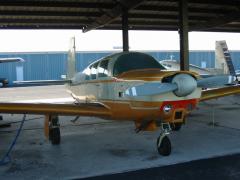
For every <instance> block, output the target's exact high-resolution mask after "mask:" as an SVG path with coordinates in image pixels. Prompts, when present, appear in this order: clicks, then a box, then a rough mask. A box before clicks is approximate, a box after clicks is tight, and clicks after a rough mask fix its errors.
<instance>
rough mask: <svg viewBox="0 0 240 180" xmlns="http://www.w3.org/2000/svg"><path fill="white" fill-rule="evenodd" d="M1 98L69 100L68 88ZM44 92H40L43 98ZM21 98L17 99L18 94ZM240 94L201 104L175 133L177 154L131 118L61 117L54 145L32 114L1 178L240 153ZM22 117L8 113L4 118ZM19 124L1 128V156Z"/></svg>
mask: <svg viewBox="0 0 240 180" xmlns="http://www.w3.org/2000/svg"><path fill="white" fill-rule="evenodd" d="M0 94H1V95H0V101H3V99H4V100H5V101H7V100H9V99H10V100H14V101H15V100H18V101H22V100H35V99H40V98H42V99H51V100H52V101H54V100H56V98H66V99H68V100H69V98H70V96H69V95H68V94H67V93H66V92H65V91H64V86H48V87H44V86H41V87H27V88H26V89H25V88H10V89H5V88H4V89H0ZM40 94H41V96H40ZM14 96H16V98H15V97H14ZM239 100H240V96H237V95H235V96H229V97H227V98H226V97H225V98H222V99H218V100H212V101H209V102H207V103H201V104H200V106H199V109H197V110H195V111H194V112H193V113H192V114H191V115H190V117H189V118H188V121H187V124H186V125H185V126H183V128H182V129H181V130H180V131H179V132H174V133H172V134H171V135H170V139H171V141H172V147H173V149H172V154H171V155H170V156H168V157H163V156H160V155H158V153H157V150H156V139H157V137H158V134H159V132H140V133H139V134H136V133H135V132H134V125H133V123H132V122H116V121H105V120H101V119H98V118H87V117H84V118H81V119H80V120H79V121H77V122H76V123H75V124H74V123H72V122H70V121H69V120H71V119H73V118H74V117H61V118H60V121H61V125H62V126H61V133H62V141H61V145H59V146H52V145H51V144H50V143H49V142H48V141H47V140H46V139H45V138H44V135H43V129H42V127H43V116H27V119H28V121H26V122H25V124H24V130H23V131H22V132H21V135H20V137H19V139H18V142H17V144H16V146H15V148H14V149H13V151H12V153H11V156H12V162H11V163H10V164H8V165H6V166H0V179H16V178H17V179H69V178H79V177H90V176H96V175H102V174H112V173H117V172H125V171H131V170H137V169H144V168H149V167H159V166H165V165H170V164H177V163H181V162H188V161H192V160H197V159H204V158H209V157H215V156H222V155H228V154H235V153H239V152H240V141H239V137H240V121H239V120H240V118H239V109H240V104H239V103H238V102H239ZM21 118H22V115H4V122H7V121H19V120H21ZM18 126H19V124H13V125H12V126H11V127H9V128H4V129H3V128H2V129H0V139H1V141H0V156H1V157H2V156H3V154H4V152H6V150H7V148H8V147H9V145H10V143H11V141H12V139H13V138H14V136H15V134H16V129H18Z"/></svg>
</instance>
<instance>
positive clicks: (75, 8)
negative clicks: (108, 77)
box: [0, 0, 240, 32]
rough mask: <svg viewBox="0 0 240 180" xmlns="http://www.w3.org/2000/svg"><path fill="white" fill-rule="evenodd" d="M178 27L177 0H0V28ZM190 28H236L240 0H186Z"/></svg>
mask: <svg viewBox="0 0 240 180" xmlns="http://www.w3.org/2000/svg"><path fill="white" fill-rule="evenodd" d="M123 7H124V8H127V9H128V10H129V15H128V17H129V29H130V30H131V29H132V30H178V29H179V25H178V9H179V0H145V1H143V0H22V1H19V0H11V1H5V0H0V28H1V29H85V30H91V29H121V14H122V8H123ZM188 11H189V13H188V15H189V29H190V31H222V32H240V0H188Z"/></svg>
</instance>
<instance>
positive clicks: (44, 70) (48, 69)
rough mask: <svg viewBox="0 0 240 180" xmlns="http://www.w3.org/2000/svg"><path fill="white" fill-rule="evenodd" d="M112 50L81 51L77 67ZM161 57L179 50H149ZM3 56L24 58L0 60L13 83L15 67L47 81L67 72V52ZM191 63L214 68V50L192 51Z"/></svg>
mask: <svg viewBox="0 0 240 180" xmlns="http://www.w3.org/2000/svg"><path fill="white" fill-rule="evenodd" d="M111 53H113V52H78V53H77V69H78V71H82V70H83V69H84V68H85V67H86V66H87V65H89V64H90V63H91V62H93V61H95V60H97V59H99V58H101V57H104V56H106V55H109V54H111ZM146 53H148V54H150V55H152V56H153V57H155V58H156V59H158V60H163V59H170V58H171V56H172V58H173V59H176V60H179V51H164V52H163V51H159V52H146ZM231 55H232V59H233V64H234V66H235V67H236V69H240V60H239V58H240V51H233V52H231ZM1 57H21V58H23V59H25V62H24V63H1V64H0V77H5V78H7V79H8V80H9V82H10V83H11V82H12V81H15V80H17V72H16V67H17V66H20V67H21V66H22V67H23V76H24V80H46V79H60V78H61V75H62V74H66V60H67V53H66V52H41V53H4V54H0V58H1ZM189 57H190V63H191V64H195V65H198V66H201V62H202V61H204V62H205V63H206V65H207V67H214V60H215V54H214V51H190V56H189Z"/></svg>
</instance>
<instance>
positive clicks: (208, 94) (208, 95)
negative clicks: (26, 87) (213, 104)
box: [200, 85, 240, 101]
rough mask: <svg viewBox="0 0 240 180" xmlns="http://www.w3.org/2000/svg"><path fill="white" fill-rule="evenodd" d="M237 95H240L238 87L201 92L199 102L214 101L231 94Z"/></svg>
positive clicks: (239, 86)
mask: <svg viewBox="0 0 240 180" xmlns="http://www.w3.org/2000/svg"><path fill="white" fill-rule="evenodd" d="M238 93H240V85H237V86H228V87H224V88H218V89H210V90H205V91H203V92H202V96H201V98H200V101H206V100H210V99H215V98H219V97H223V96H228V95H232V94H238Z"/></svg>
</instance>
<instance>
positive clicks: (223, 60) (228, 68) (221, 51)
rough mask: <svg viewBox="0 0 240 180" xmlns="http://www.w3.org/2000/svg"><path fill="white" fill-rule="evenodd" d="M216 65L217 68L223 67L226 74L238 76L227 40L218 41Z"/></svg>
mask: <svg viewBox="0 0 240 180" xmlns="http://www.w3.org/2000/svg"><path fill="white" fill-rule="evenodd" d="M215 67H216V68H217V69H222V70H223V73H224V74H231V75H232V76H236V72H235V68H234V66H233V63H232V58H231V55H230V53H229V50H228V47H227V43H226V41H225V40H223V41H216V49H215Z"/></svg>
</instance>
